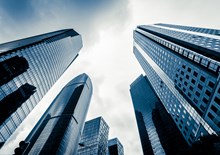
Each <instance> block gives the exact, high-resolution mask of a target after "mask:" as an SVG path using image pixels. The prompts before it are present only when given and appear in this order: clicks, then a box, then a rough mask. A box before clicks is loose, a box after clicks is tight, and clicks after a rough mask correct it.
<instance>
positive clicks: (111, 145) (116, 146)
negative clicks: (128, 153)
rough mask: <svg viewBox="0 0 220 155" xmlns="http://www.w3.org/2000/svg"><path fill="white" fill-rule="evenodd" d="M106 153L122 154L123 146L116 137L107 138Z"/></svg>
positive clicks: (110, 154)
mask: <svg viewBox="0 0 220 155" xmlns="http://www.w3.org/2000/svg"><path fill="white" fill-rule="evenodd" d="M108 155H124V148H123V145H122V144H121V142H120V141H119V140H118V138H113V139H110V140H108Z"/></svg>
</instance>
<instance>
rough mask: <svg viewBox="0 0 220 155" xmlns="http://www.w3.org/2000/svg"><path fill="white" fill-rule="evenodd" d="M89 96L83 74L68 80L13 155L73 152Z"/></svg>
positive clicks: (88, 89)
mask: <svg viewBox="0 0 220 155" xmlns="http://www.w3.org/2000/svg"><path fill="white" fill-rule="evenodd" d="M91 96H92V83H91V80H90V78H89V77H88V76H87V75H86V74H81V75H79V76H77V77H76V78H74V79H73V80H71V81H70V82H69V83H68V84H67V85H66V86H65V87H64V88H63V89H62V90H61V92H60V93H59V94H58V95H57V97H56V98H55V99H54V101H53V102H52V103H51V105H50V107H49V108H48V109H47V111H46V112H45V113H44V115H43V116H42V117H41V119H40V120H39V121H38V123H37V125H36V126H35V127H34V128H33V130H32V131H31V133H30V134H29V135H28V137H27V138H26V139H25V141H22V142H20V147H18V148H16V149H15V154H19V153H20V154H23V155H26V154H39V155H40V154H42V155H44V154H48V155H49V154H56V155H71V154H76V153H77V152H76V151H77V147H78V143H79V139H80V133H81V130H82V128H83V124H84V121H85V118H86V114H87V111H88V108H89V103H90V99H91Z"/></svg>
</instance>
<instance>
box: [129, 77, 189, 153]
mask: <svg viewBox="0 0 220 155" xmlns="http://www.w3.org/2000/svg"><path fill="white" fill-rule="evenodd" d="M130 93H131V97H132V102H133V106H134V111H135V116H136V121H137V125H138V130H139V136H140V140H141V144H142V150H143V154H144V155H150V154H152V155H153V154H160V155H161V154H167V155H173V154H177V153H178V151H179V150H181V149H184V148H185V147H186V146H187V143H186V142H185V140H184V138H183V136H182V135H181V133H180V131H179V130H178V128H177V127H176V125H175V123H174V122H173V120H172V118H171V116H170V114H168V113H167V111H166V109H165V108H164V106H163V105H162V103H161V101H160V100H159V98H158V97H157V95H156V94H155V92H154V90H153V88H152V86H151V84H150V82H149V81H148V80H147V78H146V77H144V76H143V75H141V76H139V77H138V78H137V79H136V80H135V81H134V82H133V83H132V84H131V86H130Z"/></svg>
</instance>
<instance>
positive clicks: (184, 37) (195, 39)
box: [141, 25, 220, 53]
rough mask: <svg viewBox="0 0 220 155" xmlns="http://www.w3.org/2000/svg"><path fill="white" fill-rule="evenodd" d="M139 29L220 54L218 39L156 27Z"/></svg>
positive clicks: (219, 41)
mask: <svg viewBox="0 0 220 155" xmlns="http://www.w3.org/2000/svg"><path fill="white" fill-rule="evenodd" d="M141 27H142V28H145V29H147V30H150V31H153V32H157V33H159V34H163V35H165V36H169V37H171V38H175V39H178V40H181V41H185V42H187V43H190V44H193V45H195V46H200V47H203V48H205V49H209V50H212V51H216V52H218V53H219V52H220V40H219V39H213V38H208V37H203V36H198V35H193V34H190V33H183V32H179V31H174V30H169V29H162V28H158V27H157V26H150V25H148V26H146V25H144V26H141Z"/></svg>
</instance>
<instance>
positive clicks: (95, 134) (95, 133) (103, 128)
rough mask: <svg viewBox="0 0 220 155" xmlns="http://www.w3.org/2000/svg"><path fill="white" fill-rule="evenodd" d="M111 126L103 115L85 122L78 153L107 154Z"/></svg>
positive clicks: (81, 154) (84, 154) (78, 154)
mask: <svg viewBox="0 0 220 155" xmlns="http://www.w3.org/2000/svg"><path fill="white" fill-rule="evenodd" d="M108 134H109V126H108V125H107V123H106V122H105V121H104V119H103V118H102V117H98V118H95V119H92V120H90V121H87V122H86V123H85V126H84V129H83V133H82V135H81V139H80V143H79V145H80V146H79V148H78V153H77V155H88V154H94V155H95V154H97V155H106V154H107V150H108Z"/></svg>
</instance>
